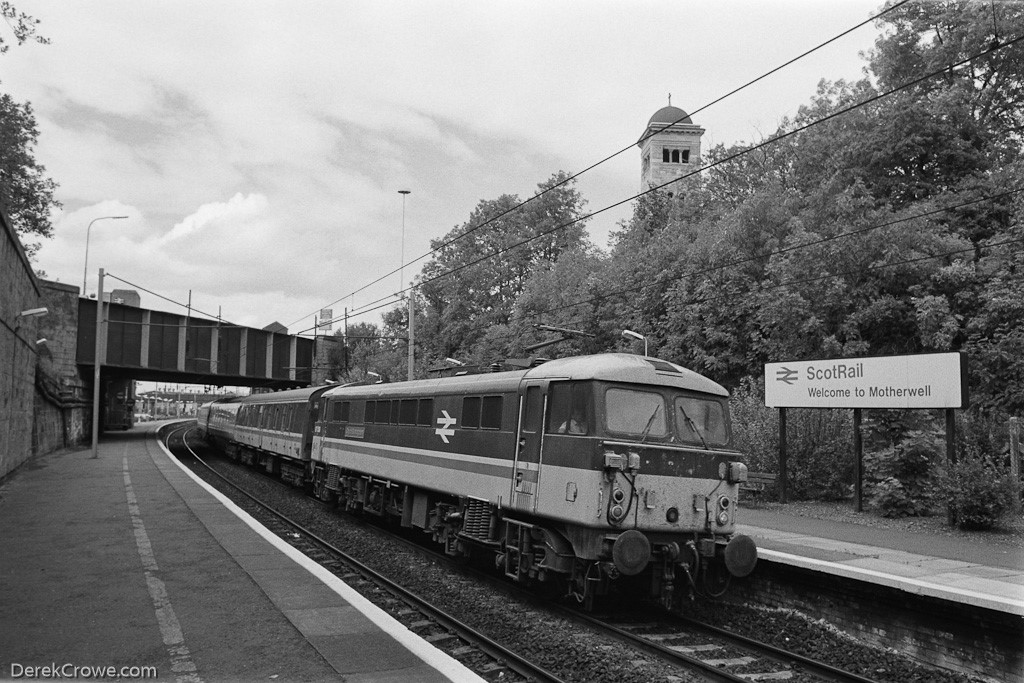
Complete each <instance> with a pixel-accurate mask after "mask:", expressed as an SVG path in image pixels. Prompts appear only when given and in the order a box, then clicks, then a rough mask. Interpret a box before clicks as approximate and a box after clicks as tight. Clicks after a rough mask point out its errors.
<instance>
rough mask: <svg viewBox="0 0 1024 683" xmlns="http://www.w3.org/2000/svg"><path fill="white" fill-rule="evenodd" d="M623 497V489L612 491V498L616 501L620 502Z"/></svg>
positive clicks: (624, 494)
mask: <svg viewBox="0 0 1024 683" xmlns="http://www.w3.org/2000/svg"><path fill="white" fill-rule="evenodd" d="M625 499H626V492H625V491H623V490H622V489H615V490H614V491H612V500H613V501H615V502H616V503H621V502H622V501H623V500H625Z"/></svg>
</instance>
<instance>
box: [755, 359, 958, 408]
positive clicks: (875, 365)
mask: <svg viewBox="0 0 1024 683" xmlns="http://www.w3.org/2000/svg"><path fill="white" fill-rule="evenodd" d="M764 404H765V405H766V406H768V407H769V408H963V407H965V406H966V405H967V384H966V382H965V380H964V360H963V356H962V355H961V354H959V353H930V354H922V355H916V356H880V357H874V358H842V359H835V360H813V361H792V362H787V363H768V364H766V365H765V366H764Z"/></svg>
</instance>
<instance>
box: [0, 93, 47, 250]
mask: <svg viewBox="0 0 1024 683" xmlns="http://www.w3.org/2000/svg"><path fill="white" fill-rule="evenodd" d="M38 137H39V131H38V129H37V128H36V120H35V117H34V116H33V113H32V105H30V104H29V103H27V102H26V103H25V104H18V103H17V102H15V101H14V100H13V99H12V98H11V97H10V96H9V95H0V204H2V205H3V207H4V208H5V210H6V211H7V214H8V216H9V217H10V219H11V223H12V225H13V226H14V229H15V230H16V231H17V233H18V236H19V237H21V238H22V241H23V242H26V241H27V239H31V238H32V237H46V238H48V237H51V236H52V235H53V224H52V223H51V222H50V211H51V210H52V209H55V208H60V206H61V204H60V202H59V201H57V200H56V198H55V197H54V193H55V192H56V190H57V183H56V182H54V181H53V180H52V179H51V178H48V177H46V168H45V167H44V166H43V165H42V164H40V163H38V162H36V160H35V157H34V155H33V151H34V148H35V145H36V141H37V139H38ZM25 248H26V251H27V252H28V254H29V257H30V258H31V257H32V256H33V255H34V254H35V252H36V251H37V250H38V248H39V244H38V242H36V243H31V242H28V243H26V245H25Z"/></svg>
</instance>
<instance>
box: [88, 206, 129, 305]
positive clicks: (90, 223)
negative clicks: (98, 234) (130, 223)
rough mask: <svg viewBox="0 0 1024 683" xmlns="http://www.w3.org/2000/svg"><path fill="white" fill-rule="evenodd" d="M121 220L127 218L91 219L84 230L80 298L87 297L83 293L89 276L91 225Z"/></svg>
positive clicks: (104, 217) (105, 217) (103, 217)
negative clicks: (83, 260)
mask: <svg viewBox="0 0 1024 683" xmlns="http://www.w3.org/2000/svg"><path fill="white" fill-rule="evenodd" d="M122 218H128V216H100V217H99V218H93V219H92V220H91V221H89V227H88V228H86V229H85V267H84V268H82V296H87V294H88V293H87V292H86V291H85V282H86V277H87V276H88V274H89V234H90V233H91V232H92V224H93V223H95V222H96V221H102V220H108V219H109V220H114V221H117V220H121V219H122Z"/></svg>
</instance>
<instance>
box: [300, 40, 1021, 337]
mask: <svg viewBox="0 0 1024 683" xmlns="http://www.w3.org/2000/svg"><path fill="white" fill-rule="evenodd" d="M1021 40H1024V35H1020V36H1017V37H1015V38H1013V39H1011V40H1007V41H1005V42H1002V43H1000V44H998V45H994V46H990V47H989V48H988V49H986V50H984V51H982V52H979V53H977V54H974V55H971V56H969V57H966V58H965V59H962V60H960V61H958V62H955V63H952V64H949V65H946V66H944V67H943V68H941V69H938V70H936V71H932V72H930V73H928V74H925V75H924V76H920V77H918V78H916V79H913V80H911V81H908V82H907V83H904V84H902V85H899V86H896V87H894V88H891V89H889V90H887V91H885V92H882V93H879V94H877V95H873V96H871V97H868V98H866V99H864V100H862V101H860V102H856V103H854V104H852V105H850V106H848V107H845V108H843V109H840V110H838V111H835V112H832V113H831V114H828V115H826V116H823V117H821V118H819V119H815V120H814V121H811V122H809V123H806V124H804V125H802V126H798V127H796V128H793V129H792V130H789V131H786V132H784V133H780V134H779V135H776V136H774V137H772V138H769V139H767V140H764V141H762V142H760V143H757V144H755V145H751V146H750V147H747V148H745V149H743V150H741V151H739V152H737V153H736V154H732V155H730V156H727V157H723V158H722V159H719V160H718V161H715V162H714V163H712V164H709V165H707V166H704V167H702V168H701V169H698V170H695V171H691V172H689V173H686V174H683V175H681V176H679V177H677V178H674V179H672V180H669V181H666V182H664V183H661V184H660V185H656V186H652V187H650V188H649V189H647V190H644V191H641V192H639V193H637V194H635V195H632V196H630V197H627V198H625V199H623V200H620V201H618V202H615V203H613V204H609V205H607V206H605V207H603V208H601V209H598V210H597V211H593V212H591V213H589V214H587V215H585V216H580V217H578V218H575V219H573V220H570V221H566V222H565V223H561V224H559V225H556V226H555V227H553V228H550V229H548V230H545V231H542V232H540V233H538V234H537V235H534V236H533V237H529V238H527V239H524V240H521V241H519V242H516V243H515V244H512V245H509V246H506V247H502V248H501V249H497V250H495V251H493V252H491V253H489V254H485V255H483V256H481V257H479V258H477V259H475V260H473V261H470V262H468V263H464V264H462V265H460V266H457V267H455V268H452V269H450V270H447V271H445V272H444V273H439V274H438V275H435V276H434V277H432V278H428V279H426V280H423V281H422V282H420V283H419V284H418V285H417V286H418V287H422V286H423V285H424V284H429V283H431V282H434V281H437V280H440V279H442V278H445V277H448V276H450V275H453V274H455V273H457V272H460V271H462V270H465V269H467V268H471V267H473V266H475V265H477V264H479V263H481V262H483V261H486V260H488V259H491V258H497V257H498V256H501V255H503V254H505V253H508V252H509V251H512V250H514V249H518V248H519V247H522V246H524V245H526V244H529V243H530V242H533V241H535V240H538V239H540V238H542V237H545V236H547V235H550V234H552V233H554V232H557V231H559V230H564V229H566V228H568V227H571V226H572V225H575V224H577V223H579V222H582V221H585V220H588V219H590V218H592V217H593V216H596V215H599V214H601V213H604V212H605V211H609V210H611V209H613V208H615V207H618V206H621V205H622V204H625V203H627V202H631V201H633V200H636V199H639V198H640V197H643V196H645V195H648V194H651V193H653V192H657V191H659V190H662V189H664V188H666V187H668V186H670V185H673V184H675V183H679V182H681V181H683V180H686V179H687V178H689V177H691V176H693V175H696V174H698V173H701V172H704V171H707V170H710V169H712V168H715V167H716V166H719V165H722V164H724V163H727V162H729V161H733V160H734V159H737V158H740V157H742V156H745V155H747V154H750V153H752V152H755V151H757V150H759V149H762V148H764V147H767V146H768V145H771V144H775V143H777V142H779V141H781V140H785V139H787V138H790V137H792V136H794V135H797V134H798V133H802V132H803V131H805V130H808V129H810V128H813V127H814V126H818V125H821V124H823V123H826V122H828V121H831V120H833V119H835V118H837V117H840V116H842V115H844V114H847V113H849V112H851V111H854V110H856V109H859V108H861V107H864V106H867V105H869V104H872V103H874V102H878V101H879V100H882V99H884V98H886V97H891V96H892V95H894V94H896V93H898V92H902V91H904V90H907V89H909V88H912V87H914V86H916V85H918V84H920V83H923V82H925V81H927V80H929V79H932V78H935V77H936V76H938V75H941V74H944V73H946V72H948V71H950V70H952V69H956V68H957V67H960V66H963V65H965V64H968V63H970V62H971V61H973V60H975V59H979V58H981V57H984V56H986V55H988V54H992V53H994V52H996V51H998V50H1002V49H1005V48H1007V47H1010V46H1012V45H1015V44H1016V43H1018V42H1020V41H1021ZM405 291H408V290H407V289H406V290H402V291H401V292H399V294H401V293H403V292H405ZM390 298H391V297H390V296H388V297H383V298H381V299H377V300H376V301H373V302H371V303H370V304H367V307H364V308H363V309H361V310H356V311H352V312H350V313H349V316H350V317H354V316H358V315H365V314H366V313H370V312H372V311H375V310H378V309H379V308H383V307H385V306H388V305H391V303H392V302H391V301H390ZM385 301H386V302H387V303H384V304H382V305H377V304H380V303H381V302H385ZM310 329H312V328H310ZM303 331H307V330H303Z"/></svg>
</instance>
